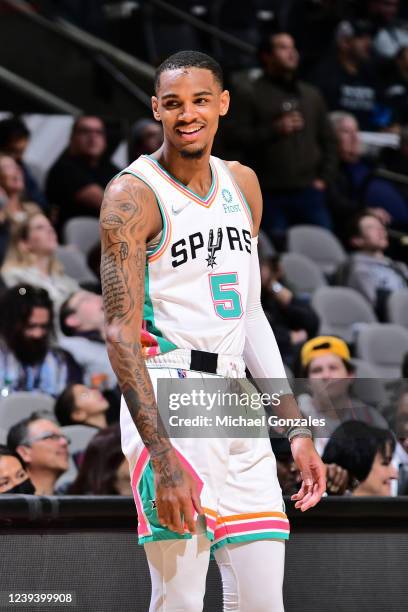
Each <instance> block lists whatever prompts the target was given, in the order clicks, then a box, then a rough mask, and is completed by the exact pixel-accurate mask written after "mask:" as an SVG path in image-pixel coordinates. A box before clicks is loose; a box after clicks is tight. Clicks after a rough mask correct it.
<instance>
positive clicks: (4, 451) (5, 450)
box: [0, 444, 27, 470]
mask: <svg viewBox="0 0 408 612" xmlns="http://www.w3.org/2000/svg"><path fill="white" fill-rule="evenodd" d="M1 457H14V458H15V459H17V461H19V462H20V463H21V465H22V466H23V468H24V469H25V470H26V469H27V465H26V462H25V461H24V460H23V459H22V458H21V457H20V455H19V454H18V453H16V452H15V451H13V450H11V449H10V448H9V447H8V446H5V444H0V459H1Z"/></svg>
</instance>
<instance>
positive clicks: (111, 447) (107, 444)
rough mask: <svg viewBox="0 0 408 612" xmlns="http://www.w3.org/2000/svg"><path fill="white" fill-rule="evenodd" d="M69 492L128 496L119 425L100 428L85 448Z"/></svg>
mask: <svg viewBox="0 0 408 612" xmlns="http://www.w3.org/2000/svg"><path fill="white" fill-rule="evenodd" d="M68 493H69V494H70V495H132V487H131V484H130V477H129V465H128V462H127V460H126V458H125V457H124V455H123V453H122V447H121V442H120V427H119V424H116V425H111V426H110V427H106V428H105V429H101V431H99V432H98V433H97V434H96V435H95V436H94V437H93V438H92V440H91V441H90V443H89V444H88V447H87V449H86V451H85V455H84V458H83V460H82V463H81V467H80V469H79V472H78V475H77V477H76V479H75V481H74V482H73V483H72V485H71V486H70V488H69V490H68Z"/></svg>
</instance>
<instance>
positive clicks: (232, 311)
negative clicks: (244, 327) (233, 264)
mask: <svg viewBox="0 0 408 612" xmlns="http://www.w3.org/2000/svg"><path fill="white" fill-rule="evenodd" d="M208 278H209V281H210V290H211V297H212V300H213V304H214V308H215V312H216V313H217V315H218V316H219V317H221V319H240V318H241V317H242V314H243V311H242V302H241V294H240V293H239V291H238V290H237V289H234V285H238V274H237V272H225V273H221V274H209V275H208Z"/></svg>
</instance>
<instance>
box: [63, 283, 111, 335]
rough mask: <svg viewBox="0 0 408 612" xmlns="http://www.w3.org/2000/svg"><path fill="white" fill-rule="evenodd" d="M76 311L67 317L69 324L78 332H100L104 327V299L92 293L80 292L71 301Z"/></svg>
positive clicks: (70, 303) (71, 306) (72, 307)
mask: <svg viewBox="0 0 408 612" xmlns="http://www.w3.org/2000/svg"><path fill="white" fill-rule="evenodd" d="M69 306H70V308H71V309H72V310H73V311H74V313H73V314H72V315H69V316H68V317H67V324H68V325H70V326H71V325H72V327H75V329H77V330H78V331H94V330H99V329H101V328H102V327H103V325H104V320H105V319H104V311H103V299H102V296H101V295H97V294H96V293H93V292H92V291H78V292H77V293H75V294H74V295H73V296H72V298H71V299H70V301H69Z"/></svg>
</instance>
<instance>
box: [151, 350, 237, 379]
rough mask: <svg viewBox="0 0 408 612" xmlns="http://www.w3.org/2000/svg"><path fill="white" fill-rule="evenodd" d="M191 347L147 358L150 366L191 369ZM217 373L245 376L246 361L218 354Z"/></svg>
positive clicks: (230, 376)
mask: <svg viewBox="0 0 408 612" xmlns="http://www.w3.org/2000/svg"><path fill="white" fill-rule="evenodd" d="M190 363H191V351H190V349H175V350H174V351H169V352H168V353H162V354H160V355H156V356H155V357H149V359H146V365H147V367H148V368H180V369H182V370H189V369H190ZM217 375H218V376H224V377H226V378H245V363H244V360H243V358H242V357H238V356H235V355H220V354H218V362H217Z"/></svg>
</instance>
